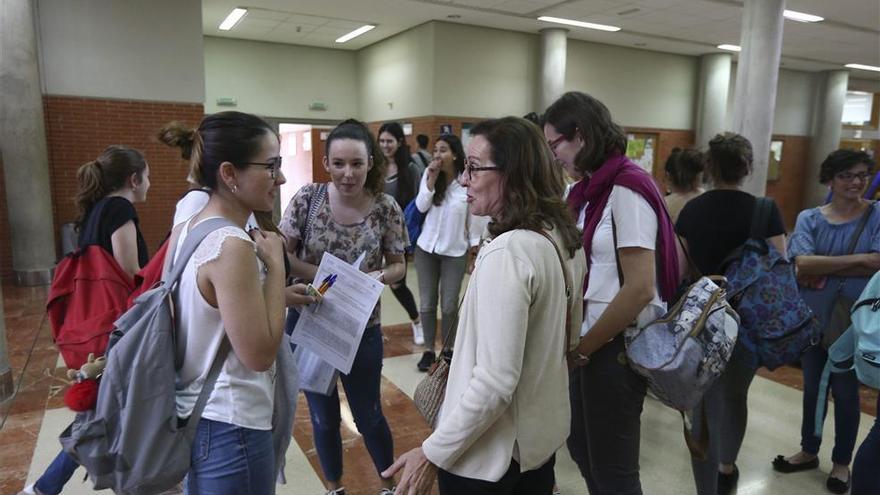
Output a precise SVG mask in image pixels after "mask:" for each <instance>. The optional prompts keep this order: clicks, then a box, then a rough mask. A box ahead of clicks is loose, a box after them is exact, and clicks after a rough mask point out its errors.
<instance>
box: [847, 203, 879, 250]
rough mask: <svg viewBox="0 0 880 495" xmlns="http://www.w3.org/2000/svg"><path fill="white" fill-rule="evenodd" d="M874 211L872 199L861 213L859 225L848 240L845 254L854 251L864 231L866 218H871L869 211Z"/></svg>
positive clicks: (866, 223)
mask: <svg viewBox="0 0 880 495" xmlns="http://www.w3.org/2000/svg"><path fill="white" fill-rule="evenodd" d="M873 212H874V202H873V201H872V202H871V203H870V204H869V205H868V209H866V210H865V213H863V214H862V219H861V220H860V221H859V226H858V227H857V228H856V231H855V233H853V236H852V239H850V241H849V248H848V249H847V250H846V251H847V252H846V254H853V253H855V252H856V247H857V246H858V245H859V238H860V237H862V232H864V231H865V226H866V225H868V220H869V219H870V218H871V213H873Z"/></svg>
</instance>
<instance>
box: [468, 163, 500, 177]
mask: <svg viewBox="0 0 880 495" xmlns="http://www.w3.org/2000/svg"><path fill="white" fill-rule="evenodd" d="M482 170H498V167H477V166H474V165H471V164H470V163H466V164H465V165H464V173H466V174H467V178H468V181H472V180H474V172H480V171H482Z"/></svg>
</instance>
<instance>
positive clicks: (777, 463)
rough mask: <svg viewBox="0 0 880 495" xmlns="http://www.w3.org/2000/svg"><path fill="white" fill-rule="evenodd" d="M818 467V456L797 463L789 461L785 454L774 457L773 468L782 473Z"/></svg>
mask: <svg viewBox="0 0 880 495" xmlns="http://www.w3.org/2000/svg"><path fill="white" fill-rule="evenodd" d="M817 467H819V458H818V457H815V458H813V460H810V461H807V462H799V463H797V464H794V463H791V462H788V461H787V460H786V459H785V456H782V455H778V456H776V459H773V469H774V470H776V471H779V472H780V473H796V472H798V471H809V470H810V469H816V468H817ZM835 479H836V478H835Z"/></svg>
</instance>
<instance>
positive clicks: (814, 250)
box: [773, 150, 880, 493]
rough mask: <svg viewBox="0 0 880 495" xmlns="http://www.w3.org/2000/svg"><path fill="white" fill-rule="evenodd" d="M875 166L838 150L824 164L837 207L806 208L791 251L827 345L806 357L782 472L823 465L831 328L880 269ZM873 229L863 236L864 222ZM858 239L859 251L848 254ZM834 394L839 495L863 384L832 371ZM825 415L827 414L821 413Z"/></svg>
mask: <svg viewBox="0 0 880 495" xmlns="http://www.w3.org/2000/svg"><path fill="white" fill-rule="evenodd" d="M873 168H874V161H873V160H871V157H870V156H868V154H867V153H864V152H861V151H851V150H837V151H835V152H833V153H831V154H830V155H828V158H826V159H825V161H824V162H822V166H821V169H820V173H819V180H820V181H821V182H822V184H825V185H827V186H828V187H829V188H830V190H831V194H832V196H831V202H830V203H829V204H826V205H824V206H818V207H815V208H810V209H808V210H804V211H802V212H801V213H800V215H798V219H797V225H796V226H795V230H794V233H793V234H792V236H791V241H790V242H789V245H788V250H789V255H790V256H791V257H792V258H794V260H795V266H796V268H797V276H798V283H799V284H800V292H801V295H802V296H803V298H804V300H805V301H806V302H807V304H809V305H810V307H811V308H812V309H813V312H814V313H815V314H816V316H817V317H818V318H819V321H820V322H821V324H822V326H823V328H824V330H823V332H824V334H825V335H824V338H823V342H822V343H819V344H817V345H815V346H813V347H811V348H809V349H808V350H807V351H806V353H805V354H804V355H803V356H802V357H801V364H802V366H803V373H804V402H803V417H802V419H801V450H800V451H799V452H797V453H796V454H794V455H790V456H781V455H780V456H777V457H776V459H774V460H773V468H774V469H776V470H777V471H780V472H783V473H790V472H795V471H803V470H807V469H815V468H817V467H819V457H818V454H819V445H820V444H821V442H822V438H821V437H820V436H817V435H816V434H815V431H814V426H815V422H816V421H815V418H816V407H823V408H826V405H825V404H818V405H817V404H816V400H817V396H818V394H819V383H820V377H821V374H822V368H823V367H824V366H825V361H826V359H827V358H828V352H827V348H828V345H830V344H831V343H832V342H831V339H832V338H833V334H834V329H833V328H831V327H830V326H829V323H830V322H831V320H832V319H831V315H832V312H833V310H834V306H835V302H836V300H837V298H838V297H844V298H847V299H848V300H850V301H854V300H856V299H857V298H858V296H859V294H861V292H862V290H863V289H864V288H865V285H867V283H868V280H869V279H870V277H871V276H872V275H873V274H874V273H875V272H876V271H877V270H880V212H878V211H876V210H878V209H880V208H878V205H877V203H872V202H871V201H868V200H866V199H864V197H863V196H864V193H865V188H866V187H867V186H868V182H869V181H870V180H871V177H872V174H871V171H872V169H873ZM866 215H868V216H867V223H865V224H864V228H863V229H862V230H861V231H860V228H861V226H862V222H863V220H864V217H865V216H866ZM854 239H857V241H856V243H855V249H854V250H852V252H850V246H851V245H852V242H853V240H854ZM830 389H831V393H832V395H833V396H834V448H833V450H832V451H831V461H832V462H833V463H834V465H833V467H832V469H831V473H830V475H829V477H828V479H827V481H826V486H827V488H828V489H829V490H831V491H832V492H834V493H845V492H846V491H847V490H848V489H849V484H850V472H849V464H850V461H851V460H852V453H853V449H854V448H855V443H856V435H857V433H858V429H859V395H858V391H859V384H858V379H857V378H856V375H855V372H853V371H849V372H847V373H841V374H837V373H832V376H831V380H830ZM825 413H827V408H826V409H825V410H824V411H823V414H825Z"/></svg>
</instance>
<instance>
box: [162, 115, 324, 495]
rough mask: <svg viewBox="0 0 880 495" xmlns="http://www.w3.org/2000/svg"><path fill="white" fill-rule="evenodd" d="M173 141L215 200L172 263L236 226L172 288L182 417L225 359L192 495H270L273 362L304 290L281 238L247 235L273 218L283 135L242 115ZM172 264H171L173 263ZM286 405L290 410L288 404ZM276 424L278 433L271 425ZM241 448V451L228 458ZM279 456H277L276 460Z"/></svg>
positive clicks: (185, 231) (197, 454)
mask: <svg viewBox="0 0 880 495" xmlns="http://www.w3.org/2000/svg"><path fill="white" fill-rule="evenodd" d="M168 131H169V134H168V135H169V142H173V143H176V144H177V145H178V146H181V147H182V148H188V149H190V150H191V153H190V155H191V164H192V165H191V174H192V176H193V178H194V180H195V181H196V182H197V183H198V184H201V185H203V186H204V187H206V188H207V189H208V190H210V199H209V200H208V203H207V205H206V206H205V207H204V208H203V209H202V210H201V211H199V212H198V213H197V214H196V215H195V216H193V217H191V218H190V219H189V220H187V221H186V222H184V223H182V224H180V225H179V226H178V227H176V228H175V229H174V230H173V232H172V234H171V237H170V239H169V250H172V249H173V250H175V251H169V253H179V251H180V249H181V246H182V245H183V243H184V241H185V239H186V237H187V235H189V233H190V232H191V231H192V229H193V228H194V227H195V226H196V225H198V224H200V223H201V222H203V221H205V220H208V219H213V218H223V219H226V220H228V221H230V222H231V223H232V224H234V226H233V225H230V226H226V227H222V228H220V229H218V230H215V231H214V232H212V233H210V234H209V235H208V236H207V237H205V238H204V239H203V240H202V241H201V243H200V244H199V245H198V247H197V248H196V250H195V252H194V254H193V255H192V257H191V258H190V259H189V260H188V261H187V262H186V263H187V264H186V266H185V268H184V271H183V274H182V275H181V278H180V282H179V284H178V287H177V290H175V291H174V292H173V297H174V303H175V308H176V310H177V312H178V315H177V322H178V328H177V331H178V342H179V343H178V348H177V359H178V362H180V363H183V364H182V366H181V368H180V370H179V371H178V375H179V378H178V382H177V409H178V415H179V416H180V417H187V416H188V415H189V414H190V412H191V411H192V409H193V406H194V404H195V401H196V399H197V398H198V396H199V394H200V392H201V389H202V385H203V383H204V382H205V378H206V377H207V376H208V373H209V370H210V368H211V365H212V362H213V361H214V359H215V356H216V355H217V353H218V352H220V350H221V349H222V347H221V346H222V344H223V342H225V341H226V340H227V339H228V343H229V344H230V346H229V347H230V349H229V351H228V354H227V356H226V358H225V362H224V363H223V365H222V369H221V371H220V374H219V375H218V377H217V381H216V384H215V386H214V389H213V390H212V392H211V393H210V396H209V398H208V401H207V405H206V406H205V409H204V412H203V414H202V418H201V421H200V422H199V424H198V428H197V433H196V440H195V442H194V443H193V449H192V467H191V468H190V472H189V474H188V475H187V477H186V481H185V485H186V492H187V493H190V494H193V493H210V494H233V493H274V490H275V477H276V474H277V469H278V468H279V466H280V465H281V463H279V462H278V456H283V455H284V452H283V451H282V450H280V449H279V447H278V446H277V445H275V446H273V437H272V434H273V427H279V428H284V427H285V426H278V425H277V424H281V425H283V423H284V421H283V418H281V419H279V418H273V410H274V400H275V397H276V393H277V392H278V391H277V390H276V387H275V384H276V377H275V374H276V372H286V370H281V369H277V370H276V356H277V355H278V352H279V351H280V352H284V351H285V349H288V348H286V347H281V344H282V342H283V340H282V337H283V335H284V310H285V305H286V304H285V299H287V300H288V301H292V302H296V303H300V304H307V303H308V302H311V301H312V298H311V297H308V296H305V295H303V294H304V293H305V288H304V286H294V287H291V288H289V289H288V290H287V292H286V293H285V288H284V279H285V277H284V257H283V256H284V246H283V239H282V237H281V236H280V235H279V234H277V233H275V232H271V231H262V230H258V229H254V230H251V231H250V232H246V231H245V230H244V229H245V225H246V222H247V219H248V217H249V216H250V215H251V214H252V213H253V212H255V211H270V210H271V209H272V207H273V205H274V203H275V197H276V196H277V192H278V186H279V185H281V184H283V183H284V182H285V178H284V175H283V174H282V173H281V169H280V167H281V157H280V156H279V151H280V148H279V140H278V136H277V134H276V133H275V132H274V131H273V130H272V128H271V127H269V125H268V124H267V123H266V122H265V121H263V120H262V119H260V118H258V117H255V116H253V115H249V114H245V113H240V112H221V113H216V114H213V115H208V116H206V117H205V118H204V119H203V120H202V122H201V123H200V124H199V127H198V128H197V129H195V130H193V129H186V128H185V127H183V126H177V127H173V128H170V129H168ZM171 258H172V257H171V256H168V257H167V258H166V259H168V260H170V259H171ZM290 400H295V399H294V398H290ZM276 423H277V424H276ZM233 447H234V448H233ZM276 449H279V450H276Z"/></svg>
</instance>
